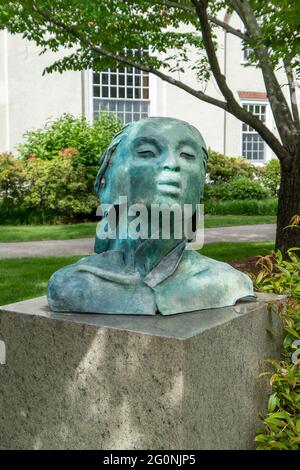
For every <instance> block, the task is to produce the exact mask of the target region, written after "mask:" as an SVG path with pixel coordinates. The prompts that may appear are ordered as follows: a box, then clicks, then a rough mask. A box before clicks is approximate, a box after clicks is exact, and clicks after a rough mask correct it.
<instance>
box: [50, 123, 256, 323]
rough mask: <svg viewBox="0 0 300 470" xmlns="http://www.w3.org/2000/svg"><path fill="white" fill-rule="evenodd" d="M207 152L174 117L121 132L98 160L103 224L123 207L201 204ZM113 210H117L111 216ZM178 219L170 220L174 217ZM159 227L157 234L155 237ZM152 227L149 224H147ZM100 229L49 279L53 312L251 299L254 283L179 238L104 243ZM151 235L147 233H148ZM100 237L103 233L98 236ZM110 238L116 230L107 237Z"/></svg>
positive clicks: (189, 307)
mask: <svg viewBox="0 0 300 470" xmlns="http://www.w3.org/2000/svg"><path fill="white" fill-rule="evenodd" d="M206 164H207V151H206V147H205V143H204V141H203V138H202V136H201V134H200V133H199V131H198V130H197V129H195V128H194V127H193V126H191V125H189V124H188V123H186V122H183V121H180V120H178V119H173V118H149V119H145V120H141V121H138V122H134V123H132V124H129V125H128V126H126V127H124V129H123V130H122V132H120V133H119V134H118V135H116V136H115V138H114V139H113V141H112V142H111V144H110V146H109V147H108V149H107V150H106V152H105V153H104V155H103V156H102V158H101V160H100V169H99V172H98V175H97V179H96V184H95V189H96V192H97V194H98V196H99V198H100V200H101V203H102V204H105V205H106V206H107V207H108V209H105V211H103V221H102V222H107V221H109V219H110V214H111V213H112V214H113V213H116V212H118V217H116V218H115V228H116V227H118V228H120V226H121V225H122V224H121V220H122V216H120V212H122V211H121V206H122V203H120V202H119V200H120V197H122V196H123V197H125V198H126V199H127V202H126V204H128V206H134V205H139V207H142V208H143V209H145V213H146V216H145V218H144V219H143V220H145V219H147V220H148V209H149V208H150V210H151V208H152V206H153V205H157V206H163V205H164V206H170V207H173V206H175V207H176V208H177V209H178V208H179V209H180V210H181V209H182V206H184V205H187V204H189V205H191V206H192V211H191V215H190V216H189V219H188V220H190V221H191V220H193V219H194V215H195V212H193V208H194V205H196V204H198V203H199V202H200V200H201V196H202V192H203V187H204V182H205V171H206ZM115 206H119V207H118V209H119V210H118V211H116V210H115ZM174 217H175V216H174ZM159 224H160V222H159V223H158V231H157V232H156V233H158V232H159V233H160V228H161V227H160V225H159ZM151 225H153V224H152V218H151ZM103 226H105V224H103V225H102V223H100V224H99V227H100V228H99V232H98V228H97V236H96V243H95V252H96V253H97V254H95V255H93V256H88V257H86V258H83V259H81V260H79V261H78V262H77V263H75V264H73V265H71V266H67V267H65V268H63V269H60V270H59V271H57V272H56V273H54V274H53V275H52V277H51V279H50V281H49V286H48V301H49V305H50V307H51V308H52V309H53V310H54V311H65V312H93V313H112V314H115V313H117V314H136V315H154V314H155V313H157V312H160V313H161V314H163V315H171V314H174V313H182V312H188V311H194V310H201V309H206V308H217V307H224V306H227V305H234V303H235V302H236V301H237V300H238V299H241V298H249V297H250V298H253V286H252V282H251V280H250V279H249V277H247V276H246V275H245V274H243V273H241V272H239V271H237V270H235V269H234V268H232V267H231V266H229V265H227V264H225V263H220V262H218V261H215V260H213V259H209V258H207V257H205V256H202V255H201V254H200V253H198V252H197V251H194V250H187V249H185V248H186V239H189V237H187V236H186V235H185V234H184V236H183V237H182V238H178V237H176V236H175V231H174V232H170V236H169V238H157V239H156V238H152V237H150V238H149V237H147V236H146V237H142V236H141V235H140V233H138V237H137V238H135V237H133V236H132V232H130V231H129V232H128V234H129V236H127V234H126V236H125V238H123V237H122V236H120V232H118V236H116V237H112V236H111V237H108V238H107V239H103V238H102V236H100V232H101V227H103ZM147 230H148V228H147ZM102 233H103V232H101V234H102ZM108 233H109V234H110V235H112V234H113V233H114V228H113V229H112V230H111V231H110V232H108Z"/></svg>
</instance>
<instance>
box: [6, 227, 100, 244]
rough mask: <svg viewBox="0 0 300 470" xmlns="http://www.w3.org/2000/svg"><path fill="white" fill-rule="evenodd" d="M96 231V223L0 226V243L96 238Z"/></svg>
mask: <svg viewBox="0 0 300 470" xmlns="http://www.w3.org/2000/svg"><path fill="white" fill-rule="evenodd" d="M95 231H96V224H95V223H94V222H87V223H84V224H68V225H0V242H29V241H33V240H69V239H71V238H85V237H94V236H95Z"/></svg>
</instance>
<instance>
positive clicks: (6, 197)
mask: <svg viewBox="0 0 300 470" xmlns="http://www.w3.org/2000/svg"><path fill="white" fill-rule="evenodd" d="M25 179H26V176H25V168H24V165H23V164H22V162H20V160H18V159H16V158H14V157H13V155H12V154H11V153H2V154H0V198H1V201H2V204H3V205H9V206H10V205H12V204H13V205H14V204H15V202H16V201H17V200H18V199H19V198H20V197H21V195H22V193H23V192H24V190H25V187H24V181H25Z"/></svg>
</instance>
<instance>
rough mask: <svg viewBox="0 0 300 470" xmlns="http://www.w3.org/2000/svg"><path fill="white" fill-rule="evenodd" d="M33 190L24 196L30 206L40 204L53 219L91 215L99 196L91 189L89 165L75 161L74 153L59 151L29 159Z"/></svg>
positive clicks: (30, 188)
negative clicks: (44, 156)
mask: <svg viewBox="0 0 300 470" xmlns="http://www.w3.org/2000/svg"><path fill="white" fill-rule="evenodd" d="M26 171H27V183H28V186H29V191H28V192H27V194H26V195H25V197H24V200H23V206H24V208H26V209H32V208H36V209H38V210H39V211H41V212H43V213H45V214H48V217H49V218H50V219H51V218H53V219H55V218H59V219H60V220H63V221H67V222H69V221H74V219H75V218H76V217H79V218H80V217H81V216H84V215H85V216H88V215H89V214H92V213H93V212H94V211H95V210H96V207H97V203H98V199H97V197H96V195H95V194H94V193H93V192H91V191H90V190H89V187H88V185H89V183H88V179H87V178H86V167H85V166H84V165H82V164H76V165H74V162H73V157H72V156H70V155H57V156H56V157H54V158H53V159H52V160H50V161H43V160H39V159H34V160H31V161H28V162H27V163H26Z"/></svg>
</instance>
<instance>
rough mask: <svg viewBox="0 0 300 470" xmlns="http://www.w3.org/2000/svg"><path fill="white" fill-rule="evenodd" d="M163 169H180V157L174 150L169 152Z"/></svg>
mask: <svg viewBox="0 0 300 470" xmlns="http://www.w3.org/2000/svg"><path fill="white" fill-rule="evenodd" d="M163 169H164V170H169V171H179V170H180V165H179V159H178V156H177V155H176V153H175V152H172V151H169V152H168V155H167V157H166V159H165V161H164V165H163Z"/></svg>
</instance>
